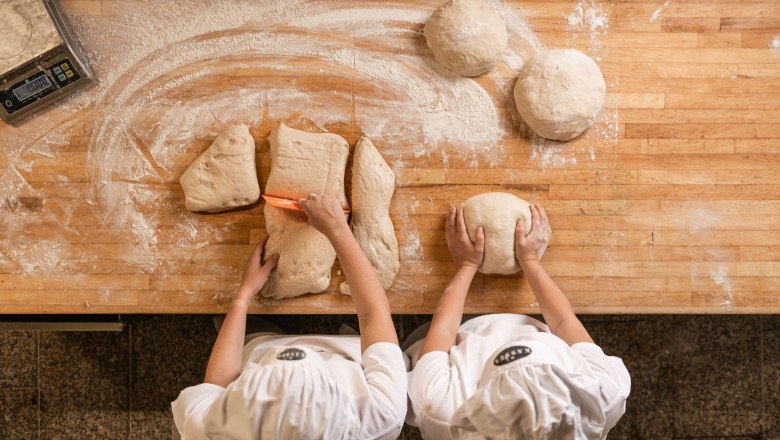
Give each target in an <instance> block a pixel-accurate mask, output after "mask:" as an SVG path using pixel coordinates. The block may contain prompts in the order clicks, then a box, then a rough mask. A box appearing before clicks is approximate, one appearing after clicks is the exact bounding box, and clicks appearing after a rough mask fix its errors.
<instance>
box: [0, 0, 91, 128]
mask: <svg viewBox="0 0 780 440" xmlns="http://www.w3.org/2000/svg"><path fill="white" fill-rule="evenodd" d="M0 23H3V24H4V25H5V26H3V28H2V29H0V118H2V119H3V121H5V122H6V123H15V122H18V121H19V120H21V119H22V118H24V117H25V116H28V115H29V114H31V113H33V112H35V111H37V110H40V109H41V108H43V107H46V106H47V105H49V104H51V103H52V102H54V101H56V100H57V99H59V98H61V97H63V96H65V95H68V94H70V93H73V92H74V91H75V90H78V89H79V88H81V87H83V86H85V85H86V84H89V83H91V82H92V72H91V71H90V70H89V67H88V66H87V63H86V62H84V59H83V58H82V57H81V55H80V54H79V53H78V52H77V51H76V41H75V40H74V39H73V36H72V34H71V33H70V31H69V30H68V27H67V25H66V23H65V20H64V17H63V15H62V11H60V9H59V8H58V7H57V4H56V3H55V2H54V0H0Z"/></svg>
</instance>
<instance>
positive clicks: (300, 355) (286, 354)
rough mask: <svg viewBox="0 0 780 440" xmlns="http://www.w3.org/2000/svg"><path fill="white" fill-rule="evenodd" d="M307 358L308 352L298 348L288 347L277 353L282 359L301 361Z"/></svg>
mask: <svg viewBox="0 0 780 440" xmlns="http://www.w3.org/2000/svg"><path fill="white" fill-rule="evenodd" d="M304 358H306V352H305V351H303V350H300V349H298V348H288V349H287V350H284V351H283V352H281V353H279V354H277V355H276V359H279V360H280V361H299V360H301V359H304Z"/></svg>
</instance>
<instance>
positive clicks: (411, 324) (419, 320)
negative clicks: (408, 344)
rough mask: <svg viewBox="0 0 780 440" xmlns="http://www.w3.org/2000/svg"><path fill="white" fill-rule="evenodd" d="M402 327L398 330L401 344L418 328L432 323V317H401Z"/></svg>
mask: <svg viewBox="0 0 780 440" xmlns="http://www.w3.org/2000/svg"><path fill="white" fill-rule="evenodd" d="M400 316H401V325H400V326H399V327H397V328H396V331H397V332H398V338H399V341H400V342H401V343H403V341H404V340H405V339H406V337H407V336H409V334H410V333H412V332H413V331H415V330H416V329H417V328H418V327H420V326H421V325H423V324H425V323H426V322H430V320H431V318H432V315H400Z"/></svg>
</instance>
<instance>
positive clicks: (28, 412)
mask: <svg viewBox="0 0 780 440" xmlns="http://www.w3.org/2000/svg"><path fill="white" fill-rule="evenodd" d="M0 438H3V439H18V440H24V439H37V438H38V390H37V389H12V388H0Z"/></svg>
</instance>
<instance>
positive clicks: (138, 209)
mask: <svg viewBox="0 0 780 440" xmlns="http://www.w3.org/2000/svg"><path fill="white" fill-rule="evenodd" d="M492 1H494V3H495V4H496V5H497V10H498V11H499V12H500V14H501V15H502V17H503V18H504V20H505V21H506V24H507V30H508V32H509V38H510V42H509V49H508V50H507V53H506V57H505V62H506V63H507V65H508V66H509V67H510V68H511V69H515V70H518V69H519V68H520V67H522V60H523V59H526V58H528V57H529V56H530V55H531V54H532V53H536V52H539V51H540V50H542V45H541V43H540V42H539V40H538V39H537V37H536V35H535V34H534V33H533V31H532V30H531V29H530V27H529V26H528V25H527V23H526V22H525V21H524V20H523V18H522V16H521V15H520V14H519V13H518V11H517V10H515V9H513V8H510V7H508V6H506V5H504V4H503V3H501V2H498V1H497V0H492ZM114 8H115V9H117V10H116V11H113V12H114V13H115V15H112V16H109V17H101V16H83V15H72V16H68V21H69V22H70V23H71V27H72V28H73V31H74V33H75V34H76V36H77V39H78V40H79V42H80V45H81V46H82V49H83V52H84V53H85V55H86V57H87V58H88V60H89V63H90V65H91V67H92V68H93V70H94V71H95V73H96V77H97V79H98V83H97V84H96V85H94V86H93V87H91V88H88V89H85V90H83V91H80V92H78V93H76V94H74V95H72V96H70V97H68V98H66V99H64V100H63V101H61V102H60V104H58V111H57V112H46V113H44V114H42V115H40V116H39V117H37V118H36V119H35V120H34V123H28V124H26V125H25V126H22V127H20V128H9V129H8V130H6V131H5V132H4V136H3V139H1V140H0V146H1V147H2V149H1V151H2V152H1V153H0V191H2V193H3V194H4V195H8V196H9V197H18V196H31V197H39V198H41V199H42V200H49V199H51V200H55V202H53V203H49V202H44V203H43V205H42V208H41V209H42V210H41V212H36V213H33V214H30V215H27V214H26V215H16V216H5V217H4V220H3V221H2V223H3V224H4V226H5V232H4V233H3V235H2V236H0V246H1V248H0V249H2V250H3V252H2V258H3V259H4V260H7V261H9V262H10V261H14V262H15V263H16V265H17V266H24V267H21V268H20V269H19V270H21V271H23V272H27V273H32V272H36V273H37V272H41V271H43V272H49V271H46V270H44V269H47V268H48V269H51V270H58V269H61V267H60V266H58V263H59V262H60V260H61V259H62V258H64V256H65V255H69V254H70V251H71V246H70V245H69V244H68V240H67V237H69V236H71V235H72V234H73V233H72V232H70V231H71V229H72V228H74V227H76V226H77V225H75V224H72V223H73V222H75V221H76V219H77V217H76V216H75V215H74V214H73V213H74V212H78V211H79V210H82V211H83V210H88V211H91V212H93V213H94V217H95V218H97V219H98V220H99V221H100V224H98V225H91V226H94V227H95V228H96V229H97V230H107V231H108V230H112V231H125V233H130V234H132V237H133V238H132V239H130V240H125V241H124V242H123V243H124V244H120V245H118V246H121V249H122V251H121V252H120V257H121V258H122V259H123V260H124V261H126V262H128V263H130V264H131V265H132V266H133V267H135V268H137V270H138V271H140V272H143V273H152V272H153V271H156V272H155V273H159V274H160V275H161V276H163V277H164V276H166V274H167V273H168V272H171V273H176V272H177V269H178V266H177V264H179V263H178V262H180V264H185V263H186V261H187V259H188V258H190V257H192V256H197V255H199V254H200V253H202V252H207V246H206V245H207V244H211V243H214V242H219V241H221V240H222V236H221V235H220V234H221V232H220V231H221V228H219V227H213V226H209V225H208V224H204V223H203V222H202V221H200V220H199V217H198V216H197V215H194V214H192V213H188V212H186V210H184V209H183V204H182V203H181V200H179V198H180V194H177V193H176V192H175V191H172V190H171V189H170V183H171V182H175V181H176V179H177V178H178V177H179V174H180V173H181V172H182V171H183V166H184V165H183V164H186V163H188V161H190V160H191V159H192V158H193V157H195V156H197V155H198V154H199V152H200V151H202V150H200V151H196V150H198V149H199V148H205V147H206V146H207V145H208V143H209V142H210V141H211V140H213V137H214V136H215V135H216V133H218V132H219V131H220V130H221V129H223V128H224V127H225V126H226V125H228V124H231V123H245V124H248V125H250V126H252V127H258V126H260V125H261V124H267V123H269V122H271V121H274V122H279V121H282V120H288V119H290V120H293V121H295V120H296V119H295V118H305V119H306V121H305V122H306V123H308V124H311V125H314V126H315V127H317V128H318V129H320V130H323V131H326V130H329V129H330V128H332V127H336V126H337V125H338V124H352V123H354V124H355V125H356V126H357V127H358V129H359V130H360V131H362V132H363V133H365V134H366V135H368V136H369V137H371V138H372V140H374V141H376V143H377V146H378V147H379V148H380V150H381V151H382V153H383V155H385V157H386V158H387V159H388V161H389V162H391V163H392V165H393V167H394V169H395V170H396V172H398V171H401V170H403V169H404V167H407V166H409V164H411V163H413V159H414V158H415V157H420V156H425V157H432V158H437V159H440V161H441V165H442V166H443V167H444V168H445V171H446V169H447V168H448V166H449V162H450V160H451V159H452V158H453V155H456V154H457V155H462V156H463V157H466V158H469V163H470V164H471V166H473V167H481V166H488V167H490V166H497V165H500V163H501V160H502V159H503V156H504V152H503V150H502V149H501V148H500V147H498V146H497V144H498V143H499V142H500V141H501V140H502V139H503V138H505V137H506V136H507V135H508V133H507V132H506V130H505V128H504V127H505V125H506V121H502V120H501V117H500V115H499V112H498V111H497V107H496V106H497V103H495V102H494V101H493V99H492V98H491V96H490V94H488V93H487V92H486V90H485V89H483V88H482V86H481V85H479V84H478V83H477V82H475V81H473V80H471V79H464V78H461V77H457V76H455V75H452V74H450V73H448V72H446V70H444V69H442V68H441V67H440V66H438V65H437V63H435V62H434V61H433V59H432V57H431V54H430V53H429V52H426V48H425V42H424V39H423V37H422V35H421V33H420V30H421V29H422V24H423V23H424V22H425V20H426V19H427V18H428V16H429V15H430V13H431V12H432V9H422V6H421V7H420V8H416V7H413V6H412V5H410V6H408V7H404V6H399V5H397V4H392V5H391V4H388V5H383V4H381V3H380V4H370V5H366V4H355V3H349V2H347V3H331V2H303V1H297V0H280V1H277V2H240V1H232V2H226V3H222V4H221V5H220V9H219V12H218V13H215V11H214V6H213V5H211V6H209V7H205V6H204V5H192V4H191V3H190V2H184V1H182V0H177V1H174V2H167V3H158V2H152V1H148V2H143V4H138V2H133V3H132V4H129V3H122V2H118V3H117V4H115V5H114ZM139 12H140V13H139ZM353 41H354V43H353ZM381 49H385V50H381ZM389 54H392V55H391V56H389ZM217 60H218V61H219V63H215V62H214V61H217ZM258 69H262V70H263V71H268V72H270V73H269V74H268V75H262V74H261V75H246V76H241V79H240V80H232V81H225V83H224V85H223V86H222V87H220V89H219V91H216V92H215V91H213V90H214V88H213V85H210V86H209V87H203V88H200V87H198V86H199V84H202V83H203V82H205V81H210V80H213V78H223V77H224V78H228V77H231V75H237V74H240V73H241V72H256V71H257V70H258ZM285 75H288V76H300V75H304V76H320V77H327V78H329V79H330V80H334V81H336V82H344V81H354V83H355V90H354V103H355V106H356V111H355V112H354V113H355V118H356V120H355V121H352V120H351V115H350V113H349V112H346V111H344V112H340V111H339V110H338V109H337V110H336V111H330V112H329V111H328V108H327V107H326V106H325V105H319V104H318V102H320V101H322V99H325V98H327V99H328V100H329V101H328V102H332V101H333V100H336V101H337V102H341V101H343V102H345V103H346V105H345V108H348V107H347V106H351V100H352V96H351V89H345V90H335V91H334V90H322V89H313V90H310V89H303V88H300V87H298V85H296V84H295V83H294V82H284V81H281V80H279V78H280V77H283V76H285ZM342 80H343V81H342ZM95 112H97V115H96V114H95ZM85 115H89V117H90V118H92V119H93V120H94V121H95V122H94V123H92V124H90V125H88V126H87V127H86V128H87V131H86V133H85V134H86V135H87V137H86V138H83V137H80V135H82V132H81V130H82V129H81V127H82V121H81V120H80V119H79V118H83V117H85ZM264 115H267V116H268V118H269V119H270V121H266V120H264V119H263V118H264ZM77 127H78V130H79V131H78V132H76V128H77ZM72 139H73V142H76V143H77V144H74V145H70V144H71V142H72V141H71V140H72ZM84 142H86V145H80V146H81V147H82V148H85V149H86V151H87V162H86V164H84V165H83V167H84V173H85V174H86V179H87V181H86V182H84V181H82V182H78V181H77V180H76V179H72V180H69V179H67V178H66V177H65V176H64V175H57V174H56V173H55V174H54V175H52V176H51V177H50V180H51V181H52V182H55V183H56V190H57V192H56V193H54V192H51V191H52V190H51V189H50V188H54V187H55V186H51V185H45V184H43V183H42V182H39V181H38V180H40V179H36V178H32V177H33V176H34V174H35V168H36V162H37V161H39V160H40V159H42V158H46V157H53V158H55V159H57V158H59V157H61V154H62V153H63V152H64V151H67V150H68V149H69V148H74V147H77V146H79V145H78V144H82V143H84ZM410 144H412V145H415V146H416V147H415V148H413V149H409V148H408V147H404V145H410ZM445 144H446V145H448V146H458V147H459V148H458V149H449V150H447V151H445V150H444V149H442V148H440V145H445ZM78 166H82V165H81V164H79V165H78ZM398 183H399V185H400V186H403V185H404V183H405V182H403V181H399V182H398ZM63 194H64V195H67V196H68V197H69V199H68V200H69V203H72V204H73V205H72V206H68V207H67V209H66V207H62V206H58V205H59V204H62V202H61V201H59V200H62V199H61V197H63ZM4 197H6V196H4ZM418 204H419V202H418ZM401 206H402V208H401V210H402V211H401V212H400V213H399V215H400V218H401V219H402V221H401V222H400V224H399V225H397V227H398V228H399V230H401V231H406V232H402V233H400V234H399V239H400V241H402V242H405V243H402V245H403V247H402V253H403V254H404V255H405V257H409V258H410V259H413V260H415V259H416V260H419V259H422V245H421V243H420V240H419V239H420V234H419V231H417V227H416V226H417V225H416V224H415V222H414V221H413V220H410V218H409V210H410V209H414V206H416V205H415V204H414V203H408V202H407V203H402V204H401ZM162 218H165V221H166V222H174V223H175V225H177V226H175V227H177V228H180V229H181V234H180V235H178V238H177V239H176V240H174V241H173V242H172V243H166V249H167V250H168V252H167V253H163V252H162V251H161V249H159V248H158V247H160V246H162V244H161V242H160V235H159V231H160V230H161V228H165V227H170V226H171V225H166V224H162V223H161V219H162ZM49 224H52V225H57V226H56V227H51V229H50V230H51V233H50V237H48V238H47V239H46V240H41V239H30V240H28V241H26V242H24V243H23V242H21V241H20V239H19V238H18V237H17V236H14V235H13V234H12V232H11V231H14V230H26V229H42V228H44V227H45V226H44V225H49ZM81 226H83V225H81ZM222 226H223V227H224V228H229V227H230V226H231V222H230V221H227V222H226V224H224V225H222ZM169 244H170V245H171V246H172V247H168V245H169ZM44 249H45V250H46V251H47V252H46V259H45V260H41V261H40V262H39V263H33V261H35V258H37V257H40V254H41V253H42V250H44ZM171 252H173V253H171ZM243 256H244V253H243V252H241V254H240V255H238V254H236V255H231V256H230V257H235V258H237V259H240V258H242V257H243ZM407 259H408V258H407ZM130 273H132V271H131V272H130ZM42 275H45V273H43V274H42ZM420 287H424V286H415V288H420Z"/></svg>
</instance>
